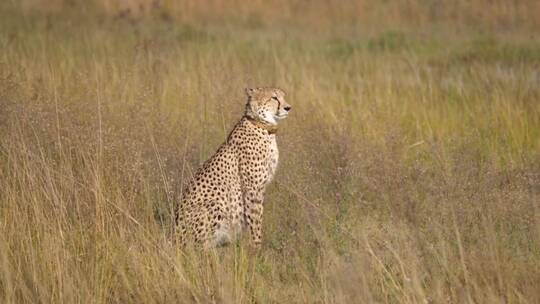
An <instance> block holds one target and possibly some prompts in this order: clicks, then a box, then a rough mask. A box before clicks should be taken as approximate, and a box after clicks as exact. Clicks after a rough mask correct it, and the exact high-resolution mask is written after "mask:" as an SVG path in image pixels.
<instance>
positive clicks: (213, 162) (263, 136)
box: [176, 87, 291, 248]
mask: <svg viewBox="0 0 540 304" xmlns="http://www.w3.org/2000/svg"><path fill="white" fill-rule="evenodd" d="M246 94H247V104H246V110H245V114H244V116H243V117H242V118H241V119H240V121H239V122H238V123H237V124H236V125H235V127H234V129H233V130H232V131H231V133H230V134H229V136H228V137H227V140H226V141H225V143H223V144H222V145H221V147H219V149H218V150H217V152H216V153H215V154H214V155H213V156H212V157H211V158H210V159H209V160H207V161H206V162H205V163H204V164H203V166H202V167H201V168H200V169H199V170H198V171H197V173H196V174H195V178H194V180H193V181H191V183H190V185H189V186H188V188H187V190H186V191H185V193H184V197H183V200H182V201H181V203H180V204H179V205H178V206H177V210H176V224H177V229H178V230H177V231H178V232H179V237H180V242H181V243H182V244H186V243H195V244H200V245H203V246H204V247H206V248H209V247H217V246H222V245H225V244H228V243H230V242H232V241H234V240H236V239H238V237H239V236H240V233H241V232H242V230H243V229H244V228H247V230H248V231H249V233H250V235H251V241H252V245H253V246H254V247H259V246H260V244H261V225H262V215H263V196H264V190H265V188H266V186H267V185H268V184H269V183H270V181H271V180H272V177H273V176H274V172H275V170H276V167H277V164H278V149H277V143H276V131H277V123H278V121H279V120H281V119H284V118H285V117H287V115H288V113H289V110H290V109H291V106H290V105H289V104H288V103H287V102H286V101H285V99H284V97H285V93H284V92H283V91H282V90H280V89H276V88H266V87H263V88H249V89H246Z"/></svg>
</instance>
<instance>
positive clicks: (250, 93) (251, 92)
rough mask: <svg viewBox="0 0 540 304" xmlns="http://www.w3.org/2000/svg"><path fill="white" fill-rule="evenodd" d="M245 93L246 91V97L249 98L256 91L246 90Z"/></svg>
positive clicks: (252, 89)
mask: <svg viewBox="0 0 540 304" xmlns="http://www.w3.org/2000/svg"><path fill="white" fill-rule="evenodd" d="M245 91H246V95H247V97H249V98H251V97H253V95H254V94H255V91H256V89H254V88H246V89H245Z"/></svg>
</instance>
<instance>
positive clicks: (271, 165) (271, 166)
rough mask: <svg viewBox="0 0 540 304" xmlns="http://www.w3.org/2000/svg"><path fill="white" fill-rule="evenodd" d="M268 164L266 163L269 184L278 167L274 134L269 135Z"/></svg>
mask: <svg viewBox="0 0 540 304" xmlns="http://www.w3.org/2000/svg"><path fill="white" fill-rule="evenodd" d="M267 159H268V163H267V169H268V179H267V183H269V182H270V181H271V180H272V178H273V177H274V174H275V172H276V168H277V165H278V160H279V151H278V147H277V141H276V136H275V135H274V134H271V135H269V145H268V158H267Z"/></svg>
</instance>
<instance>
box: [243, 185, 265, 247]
mask: <svg viewBox="0 0 540 304" xmlns="http://www.w3.org/2000/svg"><path fill="white" fill-rule="evenodd" d="M262 215H263V193H262V191H255V190H251V191H248V192H247V193H246V195H245V201H244V217H245V223H246V226H247V228H248V229H249V233H250V235H251V244H252V246H253V247H255V248H259V247H261V242H262V240H261V239H262Z"/></svg>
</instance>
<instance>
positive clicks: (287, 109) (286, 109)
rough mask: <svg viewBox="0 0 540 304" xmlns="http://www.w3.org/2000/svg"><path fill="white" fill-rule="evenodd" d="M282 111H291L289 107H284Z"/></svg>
mask: <svg viewBox="0 0 540 304" xmlns="http://www.w3.org/2000/svg"><path fill="white" fill-rule="evenodd" d="M283 109H285V111H287V112H288V111H289V110H290V109H291V107H290V106H286V107H284V108H283Z"/></svg>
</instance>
